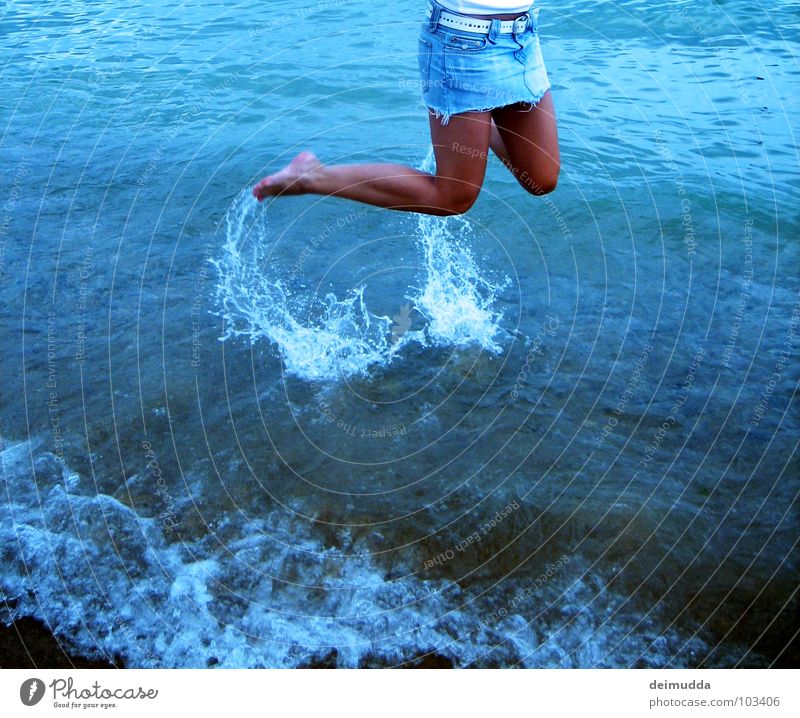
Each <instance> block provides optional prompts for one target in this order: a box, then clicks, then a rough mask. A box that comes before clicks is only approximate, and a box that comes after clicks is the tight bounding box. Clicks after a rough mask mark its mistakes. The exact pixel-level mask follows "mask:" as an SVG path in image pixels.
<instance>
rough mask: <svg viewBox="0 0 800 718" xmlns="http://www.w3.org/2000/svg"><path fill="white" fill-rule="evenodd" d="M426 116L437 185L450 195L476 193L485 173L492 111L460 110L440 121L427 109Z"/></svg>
mask: <svg viewBox="0 0 800 718" xmlns="http://www.w3.org/2000/svg"><path fill="white" fill-rule="evenodd" d="M429 119H430V127H431V141H432V142H433V151H434V154H435V155H436V182H437V185H439V187H440V189H441V190H442V191H444V192H446V193H447V194H449V195H453V194H457V195H460V196H462V197H463V196H470V195H471V194H474V196H475V197H477V195H478V192H479V191H480V188H481V185H482V184H483V179H484V176H485V174H486V161H487V159H488V154H489V137H490V133H491V127H492V116H491V113H489V112H463V113H460V114H457V115H451V117H450V120H449V122H448V123H447V124H442V121H441V118H437V117H435V115H434V113H433V112H429Z"/></svg>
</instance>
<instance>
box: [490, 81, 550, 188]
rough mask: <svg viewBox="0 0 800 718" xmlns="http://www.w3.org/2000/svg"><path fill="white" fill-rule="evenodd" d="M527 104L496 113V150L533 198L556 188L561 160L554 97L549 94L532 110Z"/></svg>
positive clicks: (503, 109) (493, 112)
mask: <svg viewBox="0 0 800 718" xmlns="http://www.w3.org/2000/svg"><path fill="white" fill-rule="evenodd" d="M529 107H530V105H529V104H526V103H517V104H515V105H508V106H507V107H501V108H498V109H496V110H492V118H493V119H494V122H495V124H496V125H497V133H496V134H494V133H493V135H492V149H493V150H494V151H495V153H496V154H497V155H498V157H500V159H501V161H502V162H503V164H504V165H505V166H506V167H508V169H509V171H510V172H511V173H512V174H513V175H514V177H516V178H517V181H518V182H519V183H520V184H521V185H522V186H523V187H524V188H525V189H526V190H528V192H530V193H531V194H536V195H540V194H547V193H548V192H552V191H553V190H554V189H555V188H556V184H557V183H558V173H559V171H560V169H561V160H560V155H559V152H558V126H557V124H556V113H555V107H554V106H553V97H552V95H551V94H550V91H549V90H548V91H547V92H546V93H545V95H544V97H542V99H541V100H539V102H538V103H537V104H536V105H535V106H534V107H533V109H531V110H530V111H528V108H529Z"/></svg>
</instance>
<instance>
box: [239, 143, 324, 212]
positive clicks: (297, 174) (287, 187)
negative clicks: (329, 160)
mask: <svg viewBox="0 0 800 718" xmlns="http://www.w3.org/2000/svg"><path fill="white" fill-rule="evenodd" d="M320 167H322V165H321V163H320V161H319V160H318V159H317V158H316V156H315V155H314V154H313V153H312V152H301V153H300V154H299V155H297V157H295V158H294V159H293V160H292V161H291V162H290V163H289V164H288V165H286V167H284V168H283V169H282V170H281V171H280V172H276V173H275V174H272V175H269V176H268V177H264V179H262V180H261V181H260V182H259V183H258V184H257V185H256V186H255V187H253V197H255V198H256V199H257V200H258V201H259V202H261V200H263V199H264V198H266V197H269V196H274V195H277V194H305V193H306V192H308V191H309V188H308V180H309V179H310V178H309V175H310V174H311V173H312V172H313V171H314V170H316V169H318V168H320Z"/></svg>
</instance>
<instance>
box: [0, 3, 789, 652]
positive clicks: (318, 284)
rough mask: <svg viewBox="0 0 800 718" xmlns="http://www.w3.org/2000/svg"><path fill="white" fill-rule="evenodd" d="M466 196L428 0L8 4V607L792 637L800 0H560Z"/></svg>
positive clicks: (617, 634) (216, 624)
mask: <svg viewBox="0 0 800 718" xmlns="http://www.w3.org/2000/svg"><path fill="white" fill-rule="evenodd" d="M540 7H541V13H540V16H539V22H540V32H541V36H542V47H543V53H544V56H545V61H546V63H547V66H548V72H549V75H550V78H551V81H552V83H553V96H554V100H555V105H556V110H557V113H558V120H559V131H560V143H561V157H562V173H561V178H560V183H559V187H558V189H557V190H556V191H555V192H554V193H553V194H551V195H547V196H545V197H539V198H535V197H531V196H530V195H527V194H526V193H525V192H523V191H522V190H521V189H520V188H519V186H518V185H516V183H515V181H514V180H513V178H512V177H511V175H510V174H509V173H507V172H506V171H505V170H504V168H503V167H502V166H501V165H500V163H499V161H497V160H496V159H493V160H492V161H491V162H490V165H489V168H488V171H487V178H486V183H485V185H484V189H483V191H482V193H481V196H480V198H479V200H478V202H477V203H476V205H475V206H474V207H473V209H472V210H471V211H470V212H469V213H468V214H467V215H465V216H464V217H454V218H449V219H440V218H431V217H420V216H417V215H410V214H402V213H393V212H389V211H385V210H380V209H377V208H373V207H366V206H363V205H357V204H355V203H350V202H347V201H344V200H339V199H331V198H320V197H292V198H282V199H280V200H277V201H274V202H272V203H269V204H265V205H258V204H256V203H255V202H254V201H253V200H252V199H251V198H250V197H249V195H248V188H249V187H250V186H251V185H252V184H253V183H254V182H255V181H257V180H258V179H259V178H260V177H262V176H263V175H265V174H267V173H268V172H270V171H275V170H277V169H278V168H280V167H281V166H283V165H284V164H286V163H287V162H288V161H289V160H290V159H291V158H292V157H293V156H294V154H296V153H297V152H298V151H300V150H302V149H311V150H313V151H314V152H315V153H316V154H317V155H318V156H319V157H320V159H321V160H322V161H324V162H363V161H369V160H374V159H378V160H380V161H393V162H401V163H404V164H408V165H412V166H416V167H424V168H428V169H430V167H431V157H430V152H429V151H430V138H429V135H428V124H427V119H426V115H425V111H424V108H423V107H422V104H421V101H420V98H419V92H418V89H419V83H418V78H417V68H416V57H415V53H416V47H417V43H416V33H417V29H418V25H419V22H420V18H421V16H422V12H423V3H422V2H421V1H416V0H402V1H401V2H396V3H390V4H389V5H387V6H386V7H382V8H381V10H380V15H379V17H377V18H376V17H375V16H374V8H373V6H372V5H369V4H367V3H362V2H359V1H353V2H346V3H345V2H333V1H331V2H320V3H317V4H311V5H305V4H303V5H301V4H298V3H293V2H289V1H288V0H279V1H277V2H276V1H273V2H271V3H270V4H269V8H268V10H267V9H265V7H264V6H263V5H254V4H251V3H242V4H238V5H232V4H230V3H225V4H222V3H219V4H217V3H211V2H204V3H201V4H185V5H184V4H180V3H177V2H159V3H153V2H143V3H136V4H135V5H133V6H132V5H131V4H130V3H119V2H116V0H103V1H102V2H99V3H95V4H93V5H91V6H88V5H83V4H75V3H71V2H50V3H47V4H46V5H43V4H41V3H24V2H15V3H9V4H6V5H5V6H4V7H3V9H2V10H0V37H2V45H0V52H2V55H1V56H0V60H1V61H2V64H1V65H0V67H2V77H3V81H4V92H3V93H2V99H0V103H1V104H0V107H2V125H1V126H2V135H0V157H2V167H3V172H2V174H0V210H1V211H0V300H2V305H3V307H4V308H5V312H4V318H3V323H2V333H1V334H0V341H1V342H2V353H1V354H0V356H2V366H3V392H2V407H1V411H0V436H1V437H2V444H1V445H0V450H1V451H0V458H2V464H1V465H2V475H3V488H4V491H3V494H2V495H3V499H2V501H0V515H2V543H1V544H0V547H1V550H2V573H1V574H0V597H2V599H3V602H2V605H0V611H2V615H0V618H2V619H3V620H4V621H5V622H10V621H11V620H13V619H15V618H18V617H21V616H34V617H36V618H38V619H40V620H42V621H44V622H45V623H46V624H47V625H48V626H49V627H50V628H51V630H52V631H53V633H54V634H55V635H56V637H57V638H58V639H59V640H60V641H61V642H62V643H63V645H64V646H65V648H66V649H67V650H68V651H70V652H72V653H74V654H80V655H91V656H98V657H114V656H119V657H121V658H122V660H123V661H124V662H125V664H126V665H128V666H132V667H135V666H142V667H145V666H187V667H202V666H207V665H215V666H227V667H231V666H301V665H315V664H327V665H338V666H341V667H344V666H359V665H362V666H370V665H401V664H407V663H410V662H414V661H419V660H422V657H423V656H429V660H434V661H435V662H438V663H439V664H442V663H445V664H452V665H456V666H526V667H540V666H565V667H592V666H669V667H675V666H698V665H699V666H734V665H745V666H767V665H784V666H785V665H796V662H797V658H798V653H797V648H796V646H795V645H790V644H789V639H790V637H791V636H792V635H794V633H795V632H796V629H797V620H796V615H797V612H796V609H797V599H796V595H797V594H796V592H797V588H798V575H800V574H798V553H797V548H796V546H797V539H798V534H800V531H799V529H800V523H799V518H800V517H798V512H797V496H798V489H799V488H800V471H799V470H798V469H800V462H798V458H797V448H798V436H800V417H799V416H798V400H797V387H798V380H799V379H800V369H798V362H797V352H798V338H797V332H798V325H800V272H798V269H800V252H799V251H798V239H800V214H798V207H800V182H798V178H799V176H800V175H799V174H798V169H800V158H799V156H798V148H797V138H796V123H795V122H794V119H795V118H796V117H797V116H798V111H800V106H799V105H800V102H799V101H798V97H800V73H798V69H800V67H799V66H798V54H799V53H798V47H800V46H799V45H798V41H799V40H800V4H798V3H797V2H775V3H772V4H771V5H769V6H767V5H759V4H758V3H745V2H740V1H730V2H724V3H720V2H706V1H703V2H688V1H687V2H673V3H668V4H652V3H645V2H640V1H638V0H637V1H634V0H631V1H629V2H621V3H618V2H603V3H587V2H570V3H567V4H560V5H559V4H551V3H545V2H542V3H541V4H540Z"/></svg>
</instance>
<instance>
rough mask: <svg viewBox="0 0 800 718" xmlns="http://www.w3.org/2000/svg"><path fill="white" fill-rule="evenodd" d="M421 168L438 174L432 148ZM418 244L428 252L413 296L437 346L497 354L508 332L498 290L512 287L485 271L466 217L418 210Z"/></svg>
mask: <svg viewBox="0 0 800 718" xmlns="http://www.w3.org/2000/svg"><path fill="white" fill-rule="evenodd" d="M420 169H421V170H422V171H423V172H430V173H434V172H435V171H436V162H435V159H434V154H433V147H431V148H430V149H429V150H428V155H427V157H426V158H425V159H424V160H423V162H422V166H421V167H420ZM417 217H418V218H417V222H418V229H417V247H418V248H419V251H420V252H421V253H422V255H423V257H424V265H423V266H424V267H425V270H424V273H425V276H424V277H423V286H422V289H420V290H419V291H418V292H417V293H416V294H415V295H414V296H413V297H411V299H412V300H413V302H414V304H415V305H416V309H417V311H419V312H420V313H421V314H422V315H424V316H425V317H426V318H427V319H428V322H429V325H428V328H427V334H428V337H429V338H430V340H431V342H432V343H434V344H436V345H439V346H456V347H463V346H469V345H475V344H477V345H479V346H480V347H481V348H482V349H485V350H487V351H490V352H492V353H494V354H499V353H500V352H501V351H502V347H501V346H500V345H499V344H498V342H497V339H496V338H497V336H498V335H499V334H504V333H505V332H503V330H502V329H501V326H500V323H501V321H502V318H503V317H502V313H498V312H496V311H495V310H494V304H495V299H496V297H497V293H498V292H499V291H500V290H502V289H503V288H505V287H506V286H508V284H509V282H510V280H509V279H508V277H503V278H502V280H501V281H500V282H499V283H494V282H492V281H490V280H489V279H487V278H486V277H485V276H484V273H482V272H481V267H480V266H479V265H478V263H477V262H476V261H475V258H474V256H473V254H472V252H471V250H470V245H472V244H474V242H475V233H474V232H473V230H472V225H471V224H470V222H469V220H468V219H466V218H465V217H463V216H453V217H435V216H433V215H425V214H420V215H417Z"/></svg>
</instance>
